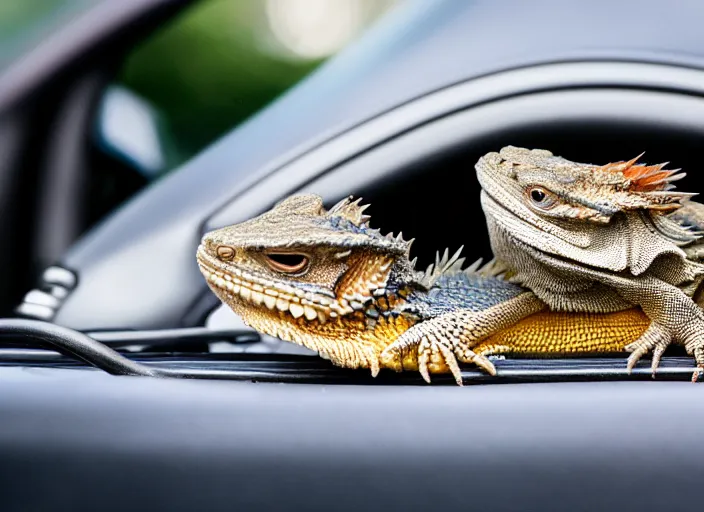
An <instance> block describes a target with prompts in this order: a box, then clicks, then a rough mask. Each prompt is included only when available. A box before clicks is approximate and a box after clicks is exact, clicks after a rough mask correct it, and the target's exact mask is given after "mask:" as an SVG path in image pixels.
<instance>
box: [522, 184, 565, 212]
mask: <svg viewBox="0 0 704 512" xmlns="http://www.w3.org/2000/svg"><path fill="white" fill-rule="evenodd" d="M526 192H527V194H528V197H529V198H530V201H531V203H533V204H534V205H535V206H537V207H538V208H542V209H544V210H545V209H548V208H551V207H553V206H554V205H555V203H556V202H557V199H556V198H555V195H554V194H553V193H552V192H550V191H548V190H545V189H544V188H543V187H530V188H529V189H528V190H527V191H526Z"/></svg>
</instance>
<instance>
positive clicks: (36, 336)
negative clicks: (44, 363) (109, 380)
mask: <svg viewBox="0 0 704 512" xmlns="http://www.w3.org/2000/svg"><path fill="white" fill-rule="evenodd" d="M0 336H12V337H14V338H27V339H29V340H32V341H31V342H30V341H28V344H29V345H36V344H37V343H36V342H39V343H40V344H42V345H43V347H44V348H54V349H55V350H57V351H58V352H61V353H62V354H66V355H70V356H72V357H75V358H77V359H80V360H82V361H85V362H86V363H88V364H90V365H91V366H95V367H96V368H99V369H101V370H103V371H105V372H107V373H110V374H112V375H137V376H143V377H165V376H167V375H166V373H165V372H162V371H161V370H159V369H156V368H149V367H148V366H145V365H142V364H139V363H137V362H135V361H132V360H131V359H128V358H126V357H125V356H123V355H121V354H119V353H117V352H115V351H114V350H113V349H111V348H110V347H107V346H106V345H103V344H102V343H100V342H99V341H96V340H94V339H93V338H91V337H89V336H87V335H85V334H83V333H81V332H78V331H75V330H73V329H69V328H68V327H62V326H60V325H56V324H52V323H49V322H42V321H40V320H25V319H20V318H0ZM168 373H170V372H168Z"/></svg>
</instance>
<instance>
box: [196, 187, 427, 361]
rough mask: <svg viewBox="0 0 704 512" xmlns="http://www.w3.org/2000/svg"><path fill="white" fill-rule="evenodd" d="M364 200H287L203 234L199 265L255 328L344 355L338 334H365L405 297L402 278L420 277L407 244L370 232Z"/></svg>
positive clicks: (212, 285)
mask: <svg viewBox="0 0 704 512" xmlns="http://www.w3.org/2000/svg"><path fill="white" fill-rule="evenodd" d="M359 202H360V201H359V200H357V201H352V200H351V198H347V199H344V200H342V201H340V202H339V203H338V204H336V205H335V206H333V207H332V208H331V209H330V210H326V209H325V207H324V206H323V202H322V199H321V198H320V197H319V196H316V195H296V196H291V197H289V198H288V199H286V200H284V201H282V202H280V203H278V204H277V205H276V206H275V207H274V208H273V209H272V210H270V211H268V212H266V213H264V214H262V215H260V216H258V217H255V218H253V219H251V220H248V221H246V222H242V223H240V224H236V225H232V226H227V227H224V228H222V229H218V230H215V231H211V232H209V233H207V234H206V235H205V236H204V237H203V239H202V241H201V244H200V246H199V248H198V252H197V259H198V264H199V267H200V270H201V272H202V273H203V275H204V276H205V278H206V280H207V282H208V285H209V286H210V288H211V289H212V290H213V292H214V293H215V294H216V295H217V296H218V297H219V298H220V299H221V300H222V301H223V302H224V303H225V304H227V305H228V306H230V307H231V308H232V309H233V310H234V311H235V312H236V313H237V314H238V315H240V316H241V317H242V319H243V320H244V321H245V322H246V323H247V324H248V325H250V326H252V327H253V328H255V329H256V330H258V331H260V332H264V333H266V334H270V335H273V336H278V337H279V338H282V339H285V340H287V341H293V342H296V343H299V344H302V345H304V346H307V347H309V348H311V349H313V350H318V351H320V352H321V353H324V354H326V355H328V356H330V357H331V358H336V357H335V356H336V353H337V355H338V356H339V357H343V356H341V355H340V354H339V352H340V351H342V350H343V349H344V347H342V348H340V347H337V346H333V345H334V343H333V341H334V340H339V339H342V338H344V337H345V336H341V335H340V334H339V332H341V331H342V332H343V333H345V334H346V337H347V338H348V339H350V338H354V335H355V332H356V331H360V332H365V331H367V330H369V328H370V324H373V323H374V322H375V321H376V319H377V318H379V315H380V314H382V313H383V311H384V310H388V309H389V308H390V307H391V304H392V303H393V302H394V301H402V300H403V297H402V296H403V294H404V293H405V291H404V290H403V289H400V288H399V285H397V283H404V286H405V285H406V283H408V282H410V281H411V280H412V279H411V276H413V275H415V272H414V271H413V264H412V263H411V262H410V261H409V259H408V253H409V250H410V245H411V242H406V241H404V240H403V239H402V237H401V236H400V235H399V236H398V237H394V236H393V235H391V234H389V235H386V236H384V235H382V234H380V232H379V231H378V230H374V229H371V228H370V227H369V216H367V215H364V213H363V212H364V210H365V208H366V206H364V205H360V204H359ZM348 350H351V349H349V348H348ZM345 357H346V356H345ZM364 357H366V356H364V355H361V356H359V358H358V359H360V358H364ZM338 362H339V361H338ZM343 362H344V361H343ZM358 362H359V364H360V365H363V361H358ZM346 363H347V364H345V366H354V364H353V363H350V361H347V362H346ZM367 365H368V362H367Z"/></svg>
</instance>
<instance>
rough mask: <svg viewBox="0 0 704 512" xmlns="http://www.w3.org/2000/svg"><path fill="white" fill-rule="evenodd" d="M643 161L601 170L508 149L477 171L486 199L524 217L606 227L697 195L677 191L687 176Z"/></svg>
mask: <svg viewBox="0 0 704 512" xmlns="http://www.w3.org/2000/svg"><path fill="white" fill-rule="evenodd" d="M640 156H642V155H640ZM640 156H638V157H636V158H634V159H632V160H629V161H623V162H615V163H609V164H606V165H601V166H599V165H592V164H582V163H575V162H571V161H569V160H566V159H564V158H561V157H558V156H554V155H553V154H552V153H551V152H549V151H545V150H528V149H523V148H517V147H513V146H508V147H505V148H503V149H502V150H501V151H500V152H499V153H489V154H487V155H485V156H484V157H482V158H481V159H480V160H479V162H478V163H477V166H476V170H477V176H478V178H479V181H480V183H481V186H482V189H483V190H484V192H485V193H486V194H488V195H489V196H490V197H491V198H492V199H494V200H495V201H496V202H498V203H499V204H501V205H502V206H504V208H508V209H510V210H512V211H513V213H515V214H517V215H518V216H519V217H524V216H530V217H533V219H534V220H537V219H535V216H537V217H539V218H542V219H545V220H547V221H550V220H554V219H562V220H567V221H570V220H578V221H587V222H592V223H601V224H604V223H608V222H609V221H610V220H611V218H612V217H613V215H614V214H616V213H618V212H624V211H633V210H649V211H651V212H652V213H667V212H671V211H673V210H676V209H678V208H679V207H680V206H682V201H683V200H685V199H688V198H689V197H691V196H693V195H694V194H687V193H682V192H675V191H673V190H672V189H673V188H674V185H673V184H672V182H674V181H676V180H678V179H680V178H682V177H684V176H685V174H684V173H677V171H679V169H676V170H666V169H664V167H665V165H667V164H658V165H643V164H638V163H637V161H638V159H639V158H640Z"/></svg>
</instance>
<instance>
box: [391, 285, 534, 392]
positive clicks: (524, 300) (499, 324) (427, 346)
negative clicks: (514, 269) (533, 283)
mask: <svg viewBox="0 0 704 512" xmlns="http://www.w3.org/2000/svg"><path fill="white" fill-rule="evenodd" d="M543 307H544V304H543V303H542V302H541V301H540V300H539V299H538V298H537V297H536V296H535V295H533V294H532V293H530V292H526V293H522V294H521V295H518V296H517V297H514V298H513V299H510V300H508V301H506V302H503V303H501V304H498V305H496V306H492V307H489V308H487V309H484V310H481V311H470V310H467V309H460V310H456V311H452V312H449V313H445V314H443V315H440V316H437V317H435V318H431V319H429V320H425V321H423V322H420V323H417V324H415V325H414V326H413V327H411V328H410V329H408V330H407V331H406V332H404V333H403V334H402V335H401V336H399V338H398V339H397V340H396V341H395V342H394V343H392V344H391V345H389V346H388V347H386V348H385V349H384V351H383V352H382V353H381V358H382V362H383V364H384V365H385V366H387V365H389V364H390V363H393V362H394V361H398V360H401V361H403V359H404V357H405V356H406V355H407V354H408V353H409V352H410V351H411V350H413V349H416V350H417V351H418V352H417V353H418V359H417V360H418V370H419V371H420V373H421V375H422V376H423V379H425V381H426V382H430V373H436V372H437V373H440V372H443V371H447V370H448V369H449V371H450V372H451V373H452V375H453V376H454V377H455V381H456V382H457V384H459V385H460V386H461V385H462V373H461V371H460V367H459V363H458V361H459V362H462V363H474V364H476V365H477V366H479V367H480V368H482V369H483V370H484V371H486V372H487V373H488V374H490V375H496V368H495V367H494V364H493V363H492V362H491V361H490V360H489V359H488V358H487V357H486V356H485V355H482V354H481V353H478V352H476V351H474V350H473V348H474V346H475V345H477V343H479V342H481V341H482V340H484V339H486V338H487V337H488V336H490V335H492V334H493V333H495V332H497V331H500V330H501V329H505V328H507V327H508V326H511V325H513V324H515V323H516V322H518V321H519V320H521V319H522V318H524V317H526V316H528V315H531V314H533V313H536V312H537V311H540V310H541V309H542V308H543Z"/></svg>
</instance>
